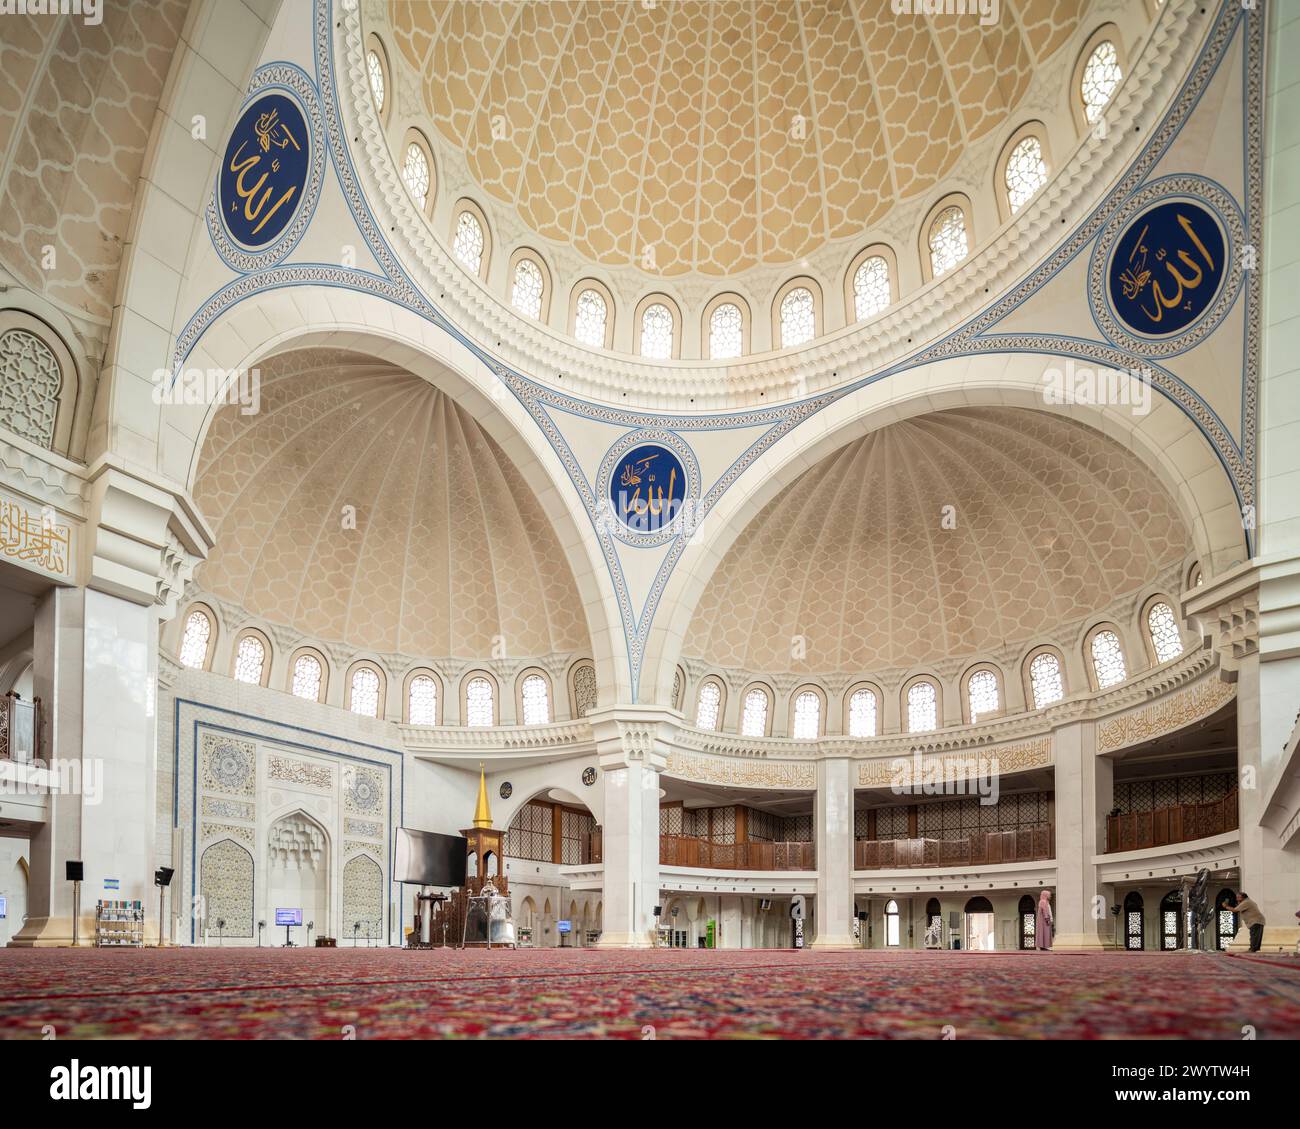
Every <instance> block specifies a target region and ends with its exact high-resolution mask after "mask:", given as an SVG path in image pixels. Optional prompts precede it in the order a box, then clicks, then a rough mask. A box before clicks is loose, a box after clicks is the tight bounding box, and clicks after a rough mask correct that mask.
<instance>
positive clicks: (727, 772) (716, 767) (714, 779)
mask: <svg viewBox="0 0 1300 1129" xmlns="http://www.w3.org/2000/svg"><path fill="white" fill-rule="evenodd" d="M664 772H665V773H666V774H667V775H669V776H677V777H680V778H681V779H683V780H694V781H696V782H698V783H700V784H727V785H732V786H734V787H740V788H816V787H817V766H816V765H815V764H812V763H810V762H807V761H804V762H797V761H796V762H790V761H739V760H736V761H733V760H724V759H723V758H721V757H709V756H701V755H700V754H698V753H683V752H678V751H674V752H672V753H671V754H669V757H668V763H667V765H666V766H665V767H664Z"/></svg>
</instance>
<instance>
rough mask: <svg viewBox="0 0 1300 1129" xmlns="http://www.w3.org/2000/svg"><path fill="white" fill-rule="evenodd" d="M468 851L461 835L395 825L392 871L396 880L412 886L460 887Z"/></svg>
mask: <svg viewBox="0 0 1300 1129" xmlns="http://www.w3.org/2000/svg"><path fill="white" fill-rule="evenodd" d="M468 850H469V843H468V842H467V840H466V839H465V836H463V835H440V834H438V832H436V831H416V830H415V829H414V828H412V827H399V828H398V829H397V861H396V865H395V867H394V873H395V874H396V875H397V880H398V881H399V882H410V883H412V884H413V885H416V886H445V887H451V886H463V885H465V860H466V856H467V853H468Z"/></svg>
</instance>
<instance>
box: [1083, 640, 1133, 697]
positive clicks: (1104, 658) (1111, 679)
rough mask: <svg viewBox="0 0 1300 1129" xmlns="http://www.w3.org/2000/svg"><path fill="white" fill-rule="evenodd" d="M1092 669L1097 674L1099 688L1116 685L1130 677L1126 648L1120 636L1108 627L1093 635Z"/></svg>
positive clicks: (1103, 688)
mask: <svg viewBox="0 0 1300 1129" xmlns="http://www.w3.org/2000/svg"><path fill="white" fill-rule="evenodd" d="M1091 649H1092V669H1093V673H1094V674H1096V676H1097V687H1098V689H1101V690H1105V689H1106V688H1107V687H1108V686H1116V685H1118V684H1119V683H1121V682H1123V681H1124V679H1125V678H1127V677H1128V671H1127V670H1126V669H1125V667H1124V650H1123V648H1122V647H1120V644H1119V636H1118V635H1116V634H1115V632H1113V631H1111V630H1109V629H1107V630H1104V631H1098V632H1097V634H1095V635H1094V636H1093V637H1092V648H1091Z"/></svg>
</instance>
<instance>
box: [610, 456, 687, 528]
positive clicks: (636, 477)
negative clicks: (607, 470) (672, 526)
mask: <svg viewBox="0 0 1300 1129" xmlns="http://www.w3.org/2000/svg"><path fill="white" fill-rule="evenodd" d="M658 457H659V456H658V455H647V456H646V457H645V458H643V459H637V460H636V461H635V462H631V463H624V464H623V474H622V475H621V477H620V478H619V480H618V481H619V485H620V486H622V487H623V488H624V489H625V490H626V489H627V488H628V487H631V486H635V487H636V489H635V490H634V491H633V492H632V497H631V498H629V499H628V502H627V505H625V506H624V507H623V512H624V513H625V514H635V515H636V516H637V517H644V516H645V515H646V514H647V513H648V514H652V515H654V516H655V517H658V516H659V515H660V514H662V513H663V511H664V488H663V487H662V486H660V487H659V496H658V498H656V497H655V475H654V473H653V472H652V471H651V470H650V464H651V463H652V462H654V460H655V459H657V458H658ZM642 479H645V483H646V498H645V501H642V500H641V482H642ZM676 488H677V468H676V467H673V468H672V469H671V470H670V471H669V473H668V502H669V505H671V504H672V498H673V494H674V492H675V490H676Z"/></svg>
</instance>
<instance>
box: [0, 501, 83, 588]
mask: <svg viewBox="0 0 1300 1129" xmlns="http://www.w3.org/2000/svg"><path fill="white" fill-rule="evenodd" d="M68 539H69V533H68V527H67V526H66V525H56V524H55V522H54V521H53V519H52V517H51V516H50V515H49V514H45V515H39V516H38V515H36V514H29V513H28V512H27V511H26V510H25V509H24V508H23V507H22V506H20V505H18V504H17V503H15V502H7V501H5V500H4V499H0V554H2V555H4V556H6V557H10V558H11V559H13V560H17V561H25V562H29V563H32V564H36V565H39V566H40V567H41V568H44V569H48V570H49V571H50V572H57V573H58V574H59V575H60V576H67V575H69V573H68Z"/></svg>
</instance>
